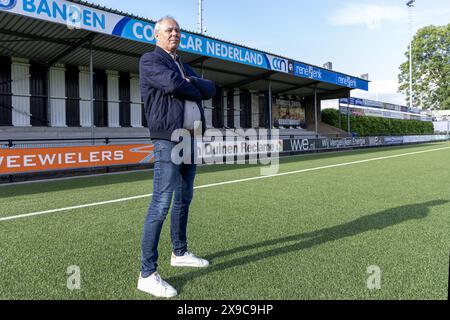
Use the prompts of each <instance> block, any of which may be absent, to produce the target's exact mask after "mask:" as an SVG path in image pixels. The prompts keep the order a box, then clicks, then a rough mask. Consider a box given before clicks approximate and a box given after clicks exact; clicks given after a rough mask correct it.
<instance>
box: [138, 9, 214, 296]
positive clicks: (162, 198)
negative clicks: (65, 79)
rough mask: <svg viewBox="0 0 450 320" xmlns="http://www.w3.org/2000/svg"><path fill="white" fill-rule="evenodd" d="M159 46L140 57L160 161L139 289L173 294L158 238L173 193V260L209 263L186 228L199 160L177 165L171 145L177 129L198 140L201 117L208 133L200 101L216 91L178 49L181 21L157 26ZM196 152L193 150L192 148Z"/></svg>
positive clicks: (142, 84) (169, 19)
mask: <svg viewBox="0 0 450 320" xmlns="http://www.w3.org/2000/svg"><path fill="white" fill-rule="evenodd" d="M155 38H156V48H155V50H154V51H151V52H148V53H146V54H144V55H143V56H142V58H141V61H140V87H141V94H142V97H143V99H144V107H145V114H146V117H147V123H148V128H149V130H150V138H151V140H152V143H153V145H154V153H155V157H154V158H155V163H154V165H155V166H154V178H153V197H152V200H151V202H150V206H149V209H148V214H147V218H146V219H145V223H144V230H143V236H142V260H141V262H142V265H141V273H140V275H139V280H138V289H139V290H142V291H144V292H147V293H150V294H152V295H154V296H157V297H165V298H170V297H174V296H175V295H176V294H177V291H176V290H175V289H174V288H173V287H172V286H171V285H170V284H168V283H167V282H165V281H164V280H162V279H161V277H160V276H159V274H158V273H157V272H156V270H157V260H158V250H157V249H158V242H159V237H160V234H161V228H162V225H163V222H164V220H165V218H166V216H167V213H168V210H169V207H170V203H171V201H172V196H173V198H174V199H173V205H172V212H171V227H170V233H171V238H172V247H173V252H172V257H171V262H170V264H171V265H172V266H179V267H207V266H208V265H209V262H208V261H206V260H204V259H201V258H198V257H196V256H194V255H193V254H192V253H190V252H189V251H188V250H187V240H186V227H187V221H188V213H189V205H190V203H191V200H192V196H193V190H194V178H195V172H196V164H195V163H193V154H191V161H190V163H181V164H175V163H174V162H173V161H172V158H171V154H172V149H173V148H174V147H175V146H176V145H177V144H178V143H179V142H180V141H179V139H178V140H177V141H172V139H173V138H172V133H173V132H174V131H175V130H178V129H186V130H188V131H189V133H190V139H191V146H193V144H194V143H193V141H194V122H197V121H201V122H202V129H203V132H204V131H205V127H206V126H205V116H204V111H203V108H202V106H201V104H200V102H201V100H208V99H211V98H212V97H213V96H214V95H215V93H216V89H215V85H214V83H213V82H212V81H209V80H204V79H201V78H199V77H198V76H197V75H196V74H195V72H194V71H193V70H192V69H191V68H190V67H189V66H188V65H187V64H185V63H183V62H182V61H181V60H180V59H179V57H178V55H177V52H176V50H177V49H178V46H179V45H180V38H181V33H180V27H179V25H178V23H177V21H176V20H175V19H174V18H172V17H170V16H165V17H163V18H161V19H160V20H158V22H157V23H156V25H155ZM191 151H192V153H193V152H194V148H191Z"/></svg>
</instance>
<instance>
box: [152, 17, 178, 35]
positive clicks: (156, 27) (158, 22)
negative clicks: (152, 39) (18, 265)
mask: <svg viewBox="0 0 450 320" xmlns="http://www.w3.org/2000/svg"><path fill="white" fill-rule="evenodd" d="M166 20H173V21H175V22H176V23H177V24H178V21H177V20H175V18H174V17H172V16H170V15H165V16H164V17H162V18H160V19H159V20H158V21H156V24H155V33H159V31H160V30H161V24H162V22H163V21H166ZM178 26H179V25H178Z"/></svg>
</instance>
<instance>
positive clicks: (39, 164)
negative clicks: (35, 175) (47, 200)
mask: <svg viewBox="0 0 450 320" xmlns="http://www.w3.org/2000/svg"><path fill="white" fill-rule="evenodd" d="M152 161H153V145H148V144H135V145H114V146H80V147H54V148H30V149H14V148H12V149H0V175H1V174H13V173H26V172H40V171H54V170H64V169H78V168H89V167H107V166H115V165H128V164H142V163H151V162H152Z"/></svg>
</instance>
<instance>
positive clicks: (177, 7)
mask: <svg viewBox="0 0 450 320" xmlns="http://www.w3.org/2000/svg"><path fill="white" fill-rule="evenodd" d="M88 1H89V2H92V3H96V4H100V5H104V6H106V7H110V8H113V9H118V10H121V11H124V12H128V13H133V14H135V15H138V16H142V17H145V18H149V19H153V20H157V19H158V18H159V17H161V16H163V15H166V14H170V15H172V16H174V17H175V18H176V19H177V20H178V22H179V23H180V25H181V27H182V28H183V29H185V30H191V31H197V23H198V7H197V2H198V1H197V0H171V1H168V0H128V1H119V0H88ZM406 2H407V1H406V0H391V1H387V0H345V1H344V0H317V1H306V0H278V1H266V0H204V1H203V9H204V13H203V14H204V24H205V27H206V28H207V32H206V34H207V35H209V36H212V37H216V38H220V39H224V40H227V41H231V42H235V43H238V44H244V45H246V46H249V47H252V48H255V49H260V50H264V51H268V52H271V53H274V54H279V55H283V56H287V57H289V58H293V59H296V60H300V61H304V62H307V63H311V64H315V65H320V66H322V65H323V64H324V63H325V62H327V61H332V62H333V69H334V70H337V71H341V72H344V73H348V74H351V75H355V76H359V75H361V74H363V73H369V79H370V80H371V81H372V83H371V84H370V85H369V92H363V91H353V94H352V95H353V96H359V97H366V98H369V99H379V100H382V101H386V102H391V103H399V104H406V103H405V100H404V97H403V95H401V94H398V93H396V91H397V76H398V70H399V66H400V64H401V63H402V62H404V61H406V57H405V55H404V53H405V52H406V50H407V46H408V42H409V13H408V8H407V7H406V5H405V4H406ZM412 12H413V15H412V21H413V32H415V31H416V30H417V29H418V28H420V27H423V26H426V25H430V24H434V25H444V24H447V23H450V0H416V3H415V7H414V8H413V11H412Z"/></svg>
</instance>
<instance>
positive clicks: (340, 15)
mask: <svg viewBox="0 0 450 320" xmlns="http://www.w3.org/2000/svg"><path fill="white" fill-rule="evenodd" d="M407 18H408V11H407V9H406V8H402V7H399V6H389V5H376V4H351V5H347V6H346V7H344V8H341V9H339V10H337V11H335V12H334V13H333V14H332V15H331V16H330V17H329V20H330V21H331V23H332V24H334V25H337V26H350V25H366V26H367V28H369V29H379V28H380V27H381V23H382V22H383V21H388V20H391V21H392V20H394V21H395V20H403V19H407Z"/></svg>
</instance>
